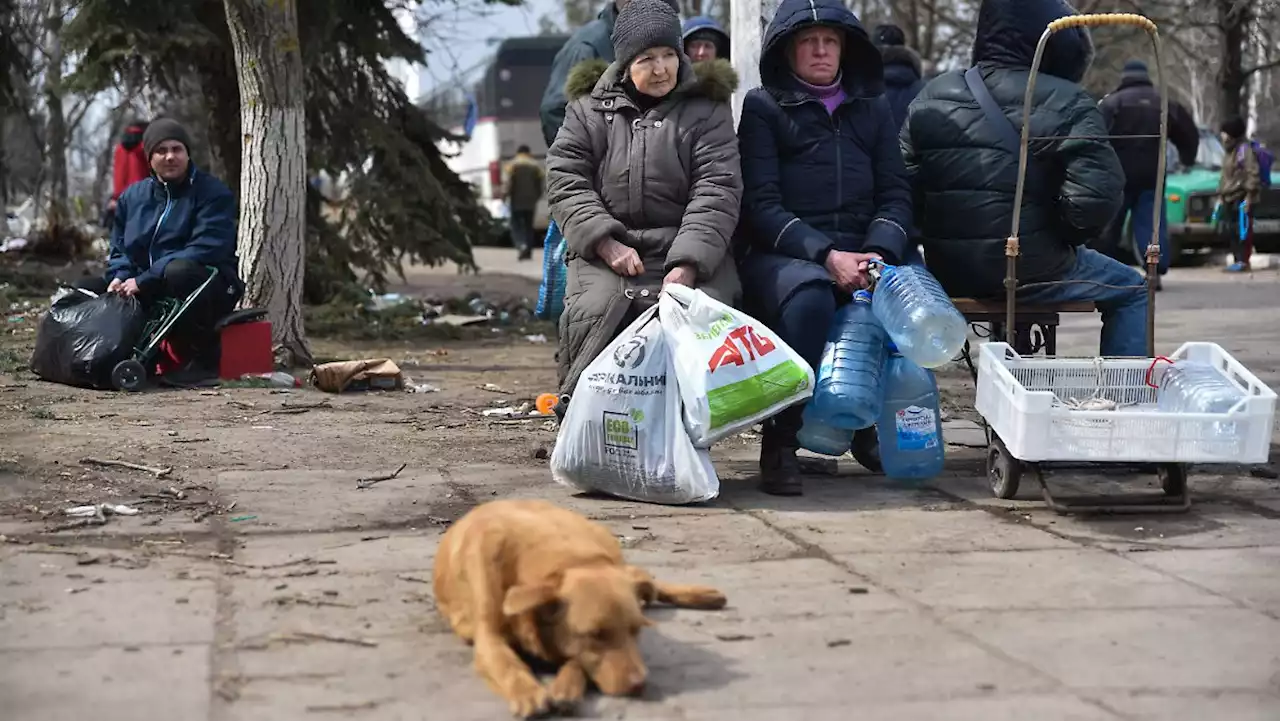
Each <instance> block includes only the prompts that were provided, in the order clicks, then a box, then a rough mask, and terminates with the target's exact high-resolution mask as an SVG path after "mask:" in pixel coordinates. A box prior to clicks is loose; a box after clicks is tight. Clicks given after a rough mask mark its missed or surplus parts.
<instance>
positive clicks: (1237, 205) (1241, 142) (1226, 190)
mask: <svg viewBox="0 0 1280 721" xmlns="http://www.w3.org/2000/svg"><path fill="white" fill-rule="evenodd" d="M1246 132H1247V129H1246V127H1245V123H1244V120H1243V119H1241V118H1231V119H1229V120H1226V121H1224V122H1223V123H1222V148H1223V154H1222V177H1221V178H1219V179H1218V202H1220V203H1221V204H1222V206H1221V207H1220V208H1219V210H1218V212H1219V216H1218V217H1219V223H1220V224H1221V227H1222V229H1223V231H1224V232H1226V233H1228V236H1227V237H1228V240H1229V242H1230V243H1231V255H1232V256H1233V259H1232V260H1233V262H1232V263H1231V265H1229V266H1227V272H1228V273H1243V272H1246V271H1248V270H1249V258H1250V256H1252V255H1253V207H1254V205H1255V204H1256V203H1257V202H1258V198H1259V196H1261V194H1262V170H1261V164H1260V163H1259V158H1258V152H1257V148H1256V147H1254V145H1253V143H1251V142H1249V139H1248V138H1247V137H1245V134H1246Z"/></svg>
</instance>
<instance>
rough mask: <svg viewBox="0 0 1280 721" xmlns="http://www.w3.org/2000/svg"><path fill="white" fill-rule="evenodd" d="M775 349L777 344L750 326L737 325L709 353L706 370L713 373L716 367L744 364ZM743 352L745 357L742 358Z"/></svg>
mask: <svg viewBox="0 0 1280 721" xmlns="http://www.w3.org/2000/svg"><path fill="white" fill-rule="evenodd" d="M740 349H741V350H740ZM776 349H777V346H776V345H774V343H773V341H772V340H770V339H769V338H768V337H766V336H764V335H762V334H760V333H757V332H756V330H755V329H754V328H752V327H751V326H749V325H744V326H739V327H738V328H735V329H734V330H733V331H731V332H730V333H729V337H728V338H725V339H724V343H722V344H721V345H720V347H719V348H716V352H715V353H712V354H711V362H710V363H708V364H707V366H708V372H711V373H715V372H716V369H717V368H720V367H721V366H726V365H729V364H733V365H735V366H742V365H745V364H746V362H747V360H748V359H749V360H758V359H760V358H763V357H765V356H767V355H769V354H770V353H772V352H773V351H774V350H776ZM744 353H745V354H746V358H743V354H744Z"/></svg>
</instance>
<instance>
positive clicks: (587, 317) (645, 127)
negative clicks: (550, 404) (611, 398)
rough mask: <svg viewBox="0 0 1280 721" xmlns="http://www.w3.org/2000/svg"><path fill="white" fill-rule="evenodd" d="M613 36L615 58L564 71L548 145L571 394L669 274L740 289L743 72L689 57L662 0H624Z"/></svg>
mask: <svg viewBox="0 0 1280 721" xmlns="http://www.w3.org/2000/svg"><path fill="white" fill-rule="evenodd" d="M613 46H614V53H615V57H616V60H615V62H614V63H613V64H612V65H608V66H607V67H606V66H605V65H604V63H603V62H602V61H587V62H584V63H582V64H580V65H578V66H577V67H575V68H574V69H573V70H572V71H571V72H570V73H569V79H568V82H567V83H566V86H565V92H566V95H567V96H568V97H569V98H570V99H571V100H570V103H569V106H568V108H567V109H566V112H565V121H564V125H563V126H562V127H561V128H560V133H559V135H557V136H556V141H555V143H553V144H552V146H551V148H550V150H548V151H547V200H548V202H549V203H550V206H551V215H552V216H553V217H554V218H555V219H556V222H557V223H559V225H560V228H561V229H562V230H563V231H564V237H565V242H566V246H567V248H568V251H567V253H566V258H567V262H568V267H569V273H568V278H567V282H566V287H565V299H564V314H563V315H562V316H561V317H560V346H559V348H558V350H557V353H556V363H557V366H558V375H559V381H560V393H561V394H562V395H571V394H572V393H573V388H574V386H575V385H576V383H577V381H578V376H579V375H581V373H582V371H583V370H584V369H585V368H586V366H587V365H588V364H590V363H591V361H592V360H593V359H594V358H595V357H596V355H598V354H599V353H600V351H602V350H603V349H604V348H605V346H607V345H608V344H609V343H610V342H611V341H612V340H613V339H614V338H615V337H617V335H618V333H620V332H621V331H622V330H623V329H624V328H625V327H626V325H627V324H628V323H630V322H631V321H632V320H634V319H635V318H636V317H637V316H638V315H639V314H640V313H641V312H642V311H643V310H644V309H645V308H647V307H648V306H649V305H651V304H653V303H654V302H656V301H657V299H658V293H659V292H660V291H661V288H662V286H663V285H665V284H667V283H680V284H682V285H687V286H690V287H696V288H700V289H702V290H703V291H705V292H706V293H707V294H708V295H711V296H712V297H714V298H716V299H717V300H720V301H722V302H725V303H730V304H732V303H735V302H736V301H737V300H738V296H739V294H740V292H741V289H740V286H739V284H738V274H737V270H736V268H735V266H734V260H733V255H732V253H731V252H730V239H731V238H732V237H733V232H734V229H735V228H736V227H737V225H738V207H739V202H740V201H741V198H742V178H741V172H740V168H739V161H738V139H737V135H736V134H735V132H734V128H733V113H732V110H731V109H730V107H729V98H730V96H731V95H732V93H733V90H734V88H735V87H736V86H737V76H736V75H735V74H734V72H733V69H732V67H730V66H729V64H728V63H727V62H725V61H723V60H719V61H708V62H703V63H697V64H696V65H695V64H693V63H690V61H689V59H688V58H687V57H685V56H684V55H683V54H682V53H681V51H680V50H679V48H680V20H679V18H678V17H677V16H676V13H675V10H674V9H673V8H672V7H671V5H669V4H668V3H667V2H665V1H664V0H631V2H629V3H627V5H626V6H625V7H623V8H622V10H621V11H619V13H618V20H617V22H616V24H615V25H614V29H613ZM564 409H565V405H564V403H561V404H559V405H558V406H557V409H556V410H557V413H560V414H562V413H563V411H564Z"/></svg>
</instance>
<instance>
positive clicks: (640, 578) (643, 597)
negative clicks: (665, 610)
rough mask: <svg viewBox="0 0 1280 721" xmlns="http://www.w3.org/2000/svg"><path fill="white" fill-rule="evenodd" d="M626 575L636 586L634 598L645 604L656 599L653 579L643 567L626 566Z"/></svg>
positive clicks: (650, 603) (655, 587) (656, 589)
mask: <svg viewBox="0 0 1280 721" xmlns="http://www.w3.org/2000/svg"><path fill="white" fill-rule="evenodd" d="M627 575H628V576H630V577H631V582H632V583H633V584H635V587H636V598H638V599H640V602H641V603H643V604H644V605H646V606H649V605H652V604H653V602H654V601H656V600H657V599H658V588H657V585H656V584H655V583H654V581H653V576H651V575H649V572H648V571H646V570H644V569H643V568H636V567H635V566H627Z"/></svg>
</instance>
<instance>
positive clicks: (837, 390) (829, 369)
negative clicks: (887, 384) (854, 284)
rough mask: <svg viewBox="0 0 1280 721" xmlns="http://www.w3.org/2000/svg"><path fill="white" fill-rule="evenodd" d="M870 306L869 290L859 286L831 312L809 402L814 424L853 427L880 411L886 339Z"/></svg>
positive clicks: (870, 421) (865, 424) (859, 426)
mask: <svg viewBox="0 0 1280 721" xmlns="http://www.w3.org/2000/svg"><path fill="white" fill-rule="evenodd" d="M871 305H872V300H871V294H870V293H868V292H867V291H865V290H860V291H858V292H856V293H854V295H853V302H851V303H849V304H847V305H845V306H844V307H843V308H841V309H840V310H839V311H837V312H836V317H835V320H834V321H833V322H832V324H831V330H830V331H829V332H828V334H827V345H826V347H825V348H823V350H822V363H821V364H820V365H819V366H818V374H817V381H816V382H815V384H814V389H813V400H811V401H810V403H809V405H810V406H811V408H812V413H813V417H814V419H815V420H817V421H818V422H819V423H822V424H825V425H828V426H831V427H833V428H841V429H844V430H849V431H856V430H861V429H863V428H867V427H869V426H870V425H872V424H873V423H875V422H876V417H877V416H879V415H880V406H881V404H882V402H883V396H882V391H881V388H880V377H881V374H882V373H883V371H884V362H885V359H886V358H887V357H888V349H887V348H886V346H885V343H887V342H888V337H887V336H886V335H885V329H884V327H883V326H881V325H880V321H879V320H877V319H876V316H875V313H874V312H873V311H872V310H871Z"/></svg>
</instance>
